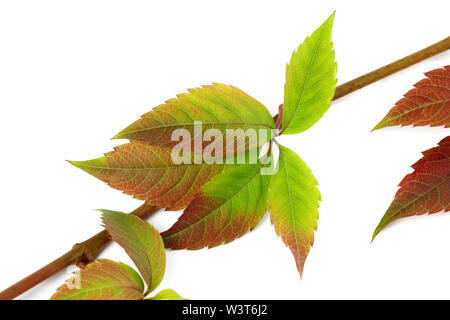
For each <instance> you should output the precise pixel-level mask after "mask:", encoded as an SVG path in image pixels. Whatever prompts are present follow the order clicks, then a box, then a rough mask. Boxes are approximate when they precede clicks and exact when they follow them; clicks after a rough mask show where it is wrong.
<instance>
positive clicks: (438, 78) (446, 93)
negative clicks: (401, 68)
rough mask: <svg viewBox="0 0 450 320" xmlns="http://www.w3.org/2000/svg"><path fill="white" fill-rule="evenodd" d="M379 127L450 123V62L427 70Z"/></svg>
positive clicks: (448, 125) (447, 125)
mask: <svg viewBox="0 0 450 320" xmlns="http://www.w3.org/2000/svg"><path fill="white" fill-rule="evenodd" d="M425 75H426V76H427V78H425V79H423V80H421V81H419V82H417V83H416V84H415V85H414V87H415V88H414V89H411V90H409V91H408V92H407V93H406V94H405V96H404V98H403V99H400V100H399V101H398V102H397V103H396V104H395V107H393V108H392V109H391V111H389V113H388V114H387V115H386V117H384V119H383V120H381V122H380V123H379V124H377V125H376V127H375V128H374V130H375V129H380V128H384V127H390V126H397V125H401V126H409V125H413V126H432V127H438V126H444V127H446V128H448V127H450V66H445V67H444V68H441V69H436V70H432V71H430V72H427V73H425Z"/></svg>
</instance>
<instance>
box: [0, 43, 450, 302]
mask: <svg viewBox="0 0 450 320" xmlns="http://www.w3.org/2000/svg"><path fill="white" fill-rule="evenodd" d="M448 49H450V37H447V38H445V39H444V40H441V41H439V42H437V43H435V44H433V45H431V46H429V47H427V48H425V49H422V50H420V51H417V52H416V53H413V54H411V55H409V56H406V57H404V58H402V59H400V60H397V61H395V62H393V63H391V64H388V65H386V66H384V67H381V68H379V69H376V70H374V71H371V72H369V73H367V74H365V75H363V76H361V77H359V78H356V79H354V80H351V81H349V82H346V83H344V84H341V85H340V86H337V87H336V91H335V94H334V97H333V100H337V99H339V98H341V97H343V96H345V95H347V94H349V93H352V92H354V91H356V90H358V89H361V88H363V87H365V86H367V85H369V84H371V83H374V82H376V81H378V80H380V79H383V78H385V77H387V76H389V75H391V74H393V73H395V72H398V71H400V70H403V69H405V68H407V67H409V66H412V65H414V64H416V63H418V62H420V61H423V60H425V59H427V58H429V57H432V56H434V55H436V54H438V53H441V52H444V51H446V50H448ZM280 107H281V106H280ZM280 110H281V108H280ZM277 118H278V115H276V116H275V117H274V119H275V122H277ZM280 120H281V119H280ZM280 125H281V121H279V122H277V126H280ZM157 210H158V208H157V207H153V206H150V205H148V204H145V203H144V204H143V205H141V206H140V207H138V208H137V209H135V210H134V211H132V212H130V214H134V215H136V216H138V217H140V218H142V219H145V218H147V217H148V216H150V215H151V214H153V213H154V212H156V211H157ZM110 242H111V238H110V236H109V234H108V232H107V231H106V230H103V231H101V232H99V233H98V234H96V235H95V236H93V237H91V238H89V239H87V240H85V241H83V242H81V243H77V244H75V245H74V246H73V247H72V249H71V250H70V251H68V252H67V253H65V254H64V255H62V256H61V257H59V258H58V259H56V260H54V261H53V262H51V263H49V264H48V265H46V266H45V267H43V268H41V269H39V270H38V271H36V272H34V273H33V274H31V275H29V276H28V277H26V278H24V279H23V280H21V281H19V282H17V283H16V284H14V285H12V286H11V287H9V288H7V289H5V290H4V291H2V292H0V300H10V299H14V298H16V297H18V296H19V295H21V294H22V293H24V292H26V291H27V290H29V289H31V288H33V287H34V286H36V285H37V284H39V283H41V282H42V281H44V280H46V279H48V278H50V277H51V276H53V275H54V274H56V273H58V272H59V271H61V270H63V269H65V268H67V267H68V266H70V265H72V264H76V265H77V266H79V267H80V268H83V267H85V266H86V265H87V264H88V263H90V262H92V261H93V260H94V259H95V257H96V256H97V255H98V254H99V253H100V252H101V251H102V250H103V249H104V248H105V247H106V246H107V245H108V244H109V243H110Z"/></svg>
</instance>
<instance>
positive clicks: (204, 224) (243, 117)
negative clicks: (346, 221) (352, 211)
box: [71, 14, 337, 286]
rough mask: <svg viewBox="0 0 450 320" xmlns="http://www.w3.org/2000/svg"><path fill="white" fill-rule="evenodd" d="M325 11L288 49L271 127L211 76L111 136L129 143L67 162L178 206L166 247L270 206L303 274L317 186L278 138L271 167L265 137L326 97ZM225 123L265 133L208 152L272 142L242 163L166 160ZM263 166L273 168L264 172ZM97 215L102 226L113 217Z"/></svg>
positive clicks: (196, 244)
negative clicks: (181, 134)
mask: <svg viewBox="0 0 450 320" xmlns="http://www.w3.org/2000/svg"><path fill="white" fill-rule="evenodd" d="M333 19H334V14H333V15H331V16H330V17H329V18H328V19H327V20H326V21H325V22H324V23H323V24H322V25H321V26H320V27H319V28H318V29H317V30H316V31H314V32H313V33H312V35H311V36H310V37H308V38H307V39H306V40H305V41H304V43H303V44H301V45H300V46H299V47H298V49H297V50H296V51H295V52H294V53H293V55H292V57H291V60H290V62H289V64H288V65H287V67H286V82H285V93H284V105H283V107H282V108H280V113H279V118H278V122H277V123H278V124H277V126H276V125H275V122H274V119H273V117H272V116H271V115H270V113H269V111H268V110H267V109H266V108H265V107H264V106H263V105H262V104H261V103H259V102H258V101H257V100H255V99H254V98H252V97H250V96H248V95H247V94H246V93H244V92H243V91H241V90H240V89H237V88H236V87H233V86H228V85H224V84H218V83H214V84H213V85H207V86H203V87H201V88H197V89H190V90H188V93H183V94H179V95H178V96H177V98H174V99H170V100H168V101H166V103H164V104H162V105H159V106H157V107H155V108H154V109H153V110H152V111H150V112H148V113H146V114H144V115H143V116H142V117H141V119H139V120H137V121H136V122H134V123H133V124H131V125H130V126H128V127H127V128H126V129H124V130H122V131H121V132H120V133H118V134H117V135H116V136H115V137H114V138H120V139H122V138H125V139H129V140H130V143H128V144H124V145H122V146H119V147H116V148H115V150H114V151H112V152H109V153H106V154H105V156H104V157H101V158H98V159H94V160H88V161H72V162H71V163H72V164H73V165H75V166H77V167H79V168H81V169H83V170H85V171H86V172H88V173H90V174H91V175H93V176H95V177H97V178H99V179H100V180H102V181H104V182H106V183H108V184H109V185H110V186H111V187H113V188H116V189H119V190H122V191H124V192H125V193H126V194H129V195H132V196H134V197H135V198H137V199H141V200H145V201H147V202H148V203H149V204H150V205H154V206H159V207H161V208H166V209H167V210H180V209H184V212H183V214H182V215H181V217H180V218H179V220H178V221H177V222H176V223H175V224H174V225H173V226H172V227H171V228H169V229H168V230H167V231H165V232H163V233H162V236H163V239H164V244H165V246H166V247H167V248H171V249H200V248H204V247H210V248H211V247H215V246H218V245H220V244H223V243H228V242H230V241H233V240H234V239H236V238H238V237H240V236H242V235H244V234H245V233H246V232H248V231H249V230H252V229H253V228H254V227H255V226H256V225H257V224H258V222H259V221H260V220H261V218H262V217H263V216H264V214H265V213H266V212H267V210H268V208H269V206H270V210H269V211H270V214H271V217H272V218H271V220H272V222H273V224H274V227H275V230H276V232H277V234H278V235H280V236H281V238H282V240H283V241H284V242H285V244H286V245H287V246H289V248H290V249H291V250H292V253H293V255H294V257H295V260H296V263H297V268H298V271H299V273H300V274H301V273H302V270H303V265H304V262H305V259H306V256H307V255H308V252H309V249H310V246H311V245H312V243H313V239H314V231H315V230H316V228H317V219H318V206H319V205H318V202H319V200H320V193H319V191H318V189H317V181H316V179H315V178H314V176H313V175H312V173H311V171H310V169H309V168H308V167H307V165H306V164H305V163H304V162H303V161H302V160H301V159H300V157H299V156H298V155H296V154H295V153H294V152H293V151H290V150H289V149H287V148H285V147H282V146H280V159H279V168H278V173H276V174H275V175H274V173H275V172H276V171H277V170H273V169H274V168H273V167H272V166H271V164H274V163H275V162H276V159H274V158H273V152H272V151H273V148H275V147H276V146H277V144H275V143H273V142H274V139H275V137H276V135H279V134H294V133H299V132H302V131H305V130H306V129H308V128H309V127H311V126H312V125H313V124H314V123H315V122H317V121H318V120H319V119H320V118H321V117H322V116H323V114H324V113H325V112H326V110H327V109H328V108H329V106H330V103H331V100H332V98H333V95H334V90H335V85H336V82H337V79H336V62H335V61H334V50H333V43H332V41H331V31H332V24H333ZM198 122H201V123H202V127H201V130H200V131H199V130H198V129H197V127H196V125H197V123H198ZM177 129H185V130H186V132H187V133H188V134H189V135H188V136H189V139H187V140H186V141H185V139H184V138H183V139H182V141H178V140H176V139H175V141H174V140H173V134H174V132H175V130H177ZM209 129H214V130H216V132H218V133H219V134H220V139H219V138H218V137H215V139H214V140H213V139H211V137H209V139H208V138H207V139H202V140H201V145H200V150H198V149H197V148H198V147H199V146H198V143H197V142H196V138H198V137H199V136H202V137H203V136H204V135H207V132H208V130H209ZM228 129H239V130H241V133H240V134H239V135H238V136H242V135H243V134H242V132H244V130H250V129H254V130H255V131H258V132H263V133H264V135H265V137H268V140H264V139H259V138H258V139H257V140H256V141H252V140H251V139H250V138H249V139H248V140H244V143H245V147H244V148H241V149H239V148H238V147H237V146H236V145H235V147H234V148H231V152H230V149H228V148H226V147H227V146H228V145H229V144H230V143H229V141H226V143H225V145H224V146H222V145H221V148H220V149H219V150H220V151H223V152H221V153H220V152H219V153H217V152H216V151H217V149H214V150H215V153H214V154H213V158H215V159H221V157H229V156H231V157H237V155H244V157H245V158H250V157H249V154H250V153H251V151H253V150H254V149H256V148H258V149H259V148H260V147H261V146H263V145H264V143H265V142H266V141H270V143H269V147H268V150H269V151H268V152H267V153H266V154H265V155H262V158H261V156H260V157H259V158H260V159H259V160H258V161H256V162H252V163H250V162H249V163H244V164H229V163H228V162H226V164H225V161H219V162H216V163H213V164H211V163H208V162H206V160H205V161H200V162H196V161H194V163H188V164H186V163H182V164H178V163H175V162H174V161H172V160H171V155H172V153H171V148H173V147H175V146H176V145H177V146H178V145H179V143H181V144H182V145H183V146H185V147H187V148H188V150H189V156H188V160H189V159H191V158H192V159H196V157H197V156H198V155H199V154H203V151H204V150H208V148H211V146H212V145H213V146H215V145H216V144H217V145H220V144H218V142H219V141H220V142H223V139H222V137H225V136H228V131H227V130H228ZM275 129H280V130H279V131H277V130H275ZM245 132H246V131H245ZM264 135H263V137H264ZM234 139H236V140H238V139H239V137H235V138H234ZM232 142H234V141H232ZM274 161H275V162H274ZM263 169H270V170H271V171H272V173H270V174H267V173H266V174H263V173H262V172H263ZM105 214H106V216H105V218H104V219H105V220H104V221H105V225H106V227H107V229H108V228H111V227H112V224H111V223H113V222H112V220H111V219H113V218H112V216H111V215H110V214H107V213H106V212H105ZM124 219H125V218H124ZM113 224H114V225H115V226H116V228H115V230H113V231H112V233H111V235H112V237H113V239H114V240H116V241H117V242H119V244H121V245H122V246H123V247H124V248H125V249H126V250H127V252H128V253H129V254H130V255H131V256H134V257H135V258H136V253H135V252H134V253H133V252H131V251H133V250H134V249H133V250H132V248H131V247H132V246H134V245H136V244H137V242H136V241H135V239H136V237H137V235H136V234H134V233H135V230H131V229H130V226H129V225H128V224H127V223H125V222H124V221H122V223H119V222H118V221H116V220H114V223H113ZM118 226H120V228H121V229H120V231H118V230H117V227H118ZM128 233H131V236H130V235H128ZM133 234H134V235H133ZM133 237H134V238H133ZM128 242H131V244H129V243H128ZM134 251H135V250H134ZM144 260H145V259H143V258H139V260H133V261H134V262H135V263H136V265H137V266H138V269H139V270H140V271H141V274H142V275H143V276H144V280H145V281H146V282H147V284H148V285H149V286H152V285H151V284H149V275H146V274H145V271H143V270H142V269H145V267H142V265H143V264H144V262H145V261H144ZM150 261H151V259H150Z"/></svg>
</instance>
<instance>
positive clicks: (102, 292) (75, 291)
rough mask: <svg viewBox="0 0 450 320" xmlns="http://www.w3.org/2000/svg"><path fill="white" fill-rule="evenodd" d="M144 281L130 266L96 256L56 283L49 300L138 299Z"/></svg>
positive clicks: (140, 296)
mask: <svg viewBox="0 0 450 320" xmlns="http://www.w3.org/2000/svg"><path fill="white" fill-rule="evenodd" d="M143 292H144V282H143V281H142V279H141V277H140V276H139V274H138V273H137V272H136V271H134V269H133V268H131V267H129V266H127V265H126V264H124V263H120V262H114V261H111V260H107V259H100V260H96V261H94V262H93V263H91V264H88V265H87V267H86V268H85V269H80V270H79V271H77V272H75V275H74V277H72V278H70V279H68V280H67V281H66V283H65V284H63V285H62V286H60V287H59V288H58V289H57V291H56V293H55V294H54V295H53V296H52V297H51V298H50V299H51V300H140V299H143V298H144V295H143Z"/></svg>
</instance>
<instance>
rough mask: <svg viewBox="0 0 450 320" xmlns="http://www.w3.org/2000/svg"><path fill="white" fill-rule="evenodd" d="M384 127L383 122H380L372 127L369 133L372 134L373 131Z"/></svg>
mask: <svg viewBox="0 0 450 320" xmlns="http://www.w3.org/2000/svg"><path fill="white" fill-rule="evenodd" d="M384 127H386V124H385V123H384V120H381V121H380V122H379V123H378V124H377V125H376V126H375V127H373V129H372V130H370V132H373V131H375V130H378V129H381V128H384Z"/></svg>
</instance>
